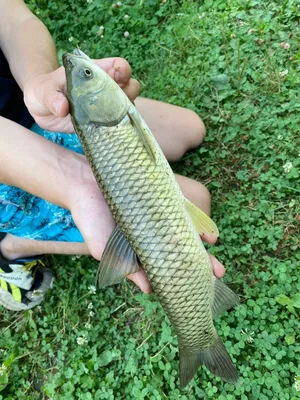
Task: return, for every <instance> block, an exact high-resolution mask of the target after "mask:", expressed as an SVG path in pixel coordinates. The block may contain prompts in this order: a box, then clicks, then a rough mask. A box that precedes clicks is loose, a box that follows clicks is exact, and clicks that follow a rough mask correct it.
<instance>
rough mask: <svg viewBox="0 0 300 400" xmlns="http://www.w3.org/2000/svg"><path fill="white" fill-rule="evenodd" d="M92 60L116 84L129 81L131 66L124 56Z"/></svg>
mask: <svg viewBox="0 0 300 400" xmlns="http://www.w3.org/2000/svg"><path fill="white" fill-rule="evenodd" d="M94 61H95V63H96V64H97V65H99V67H101V68H102V69H104V71H105V72H107V73H108V75H109V76H110V77H111V78H113V79H114V80H115V81H116V82H117V83H118V84H127V83H128V82H129V80H130V78H131V67H130V65H129V63H128V62H127V61H126V60H125V59H124V58H120V57H111V58H103V59H102V60H94Z"/></svg>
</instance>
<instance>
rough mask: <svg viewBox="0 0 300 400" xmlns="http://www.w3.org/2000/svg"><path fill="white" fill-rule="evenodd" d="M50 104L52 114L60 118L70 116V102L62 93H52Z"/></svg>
mask: <svg viewBox="0 0 300 400" xmlns="http://www.w3.org/2000/svg"><path fill="white" fill-rule="evenodd" d="M48 104H49V110H50V111H51V113H52V114H54V115H56V116H57V117H59V118H64V117H66V116H67V115H68V114H69V102H68V100H67V99H66V97H65V96H64V95H63V94H62V93H59V92H56V93H50V95H49V101H48Z"/></svg>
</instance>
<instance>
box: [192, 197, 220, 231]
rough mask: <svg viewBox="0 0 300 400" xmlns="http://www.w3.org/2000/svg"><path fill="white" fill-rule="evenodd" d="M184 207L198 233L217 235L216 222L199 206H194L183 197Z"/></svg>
mask: <svg viewBox="0 0 300 400" xmlns="http://www.w3.org/2000/svg"><path fill="white" fill-rule="evenodd" d="M185 208H186V210H187V212H188V213H189V215H190V217H191V219H192V221H193V223H194V225H195V228H196V231H197V232H198V233H199V234H208V235H216V236H219V230H218V228H217V226H216V224H215V223H214V222H213V221H212V220H211V219H210V218H209V216H208V215H206V214H205V212H203V211H202V210H200V208H198V207H196V206H195V205H194V204H193V203H192V202H190V201H189V200H188V199H185Z"/></svg>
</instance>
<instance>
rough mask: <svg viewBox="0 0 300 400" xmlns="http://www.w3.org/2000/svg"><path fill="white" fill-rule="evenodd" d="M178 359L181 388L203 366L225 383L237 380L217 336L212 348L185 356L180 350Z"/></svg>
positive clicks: (231, 363) (233, 367)
mask: <svg viewBox="0 0 300 400" xmlns="http://www.w3.org/2000/svg"><path fill="white" fill-rule="evenodd" d="M179 358H180V386H181V387H184V386H186V385H187V384H188V383H189V381H190V380H191V379H192V378H193V377H194V375H195V374H196V372H197V370H198V368H199V367H200V366H201V365H203V364H204V365H205V366H206V367H207V368H208V369H209V370H210V372H211V373H212V374H214V375H216V376H219V377H220V378H222V379H224V380H225V381H227V382H231V383H236V382H237V380H238V373H237V370H236V368H235V366H234V364H233V362H232V361H231V358H230V356H229V354H228V352H227V350H226V349H225V347H224V344H223V343H222V340H221V339H220V338H219V336H217V340H216V341H215V342H214V344H213V345H212V347H209V348H208V349H205V350H203V349H201V350H200V351H199V352H197V351H195V352H194V354H186V353H185V352H184V349H180V350H179Z"/></svg>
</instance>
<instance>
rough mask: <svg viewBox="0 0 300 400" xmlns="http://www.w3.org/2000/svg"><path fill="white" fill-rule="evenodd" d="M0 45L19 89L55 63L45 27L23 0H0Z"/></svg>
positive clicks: (52, 69) (51, 67)
mask: <svg viewBox="0 0 300 400" xmlns="http://www.w3.org/2000/svg"><path fill="white" fill-rule="evenodd" d="M0 47H1V49H2V50H3V52H4V54H5V56H6V58H7V60H8V62H9V65H10V69H11V71H12V74H13V76H14V78H15V79H16V81H17V82H18V84H19V86H20V87H21V89H22V90H24V86H25V84H26V82H28V81H29V80H30V79H32V78H34V77H35V76H37V75H41V74H47V73H49V72H52V71H54V70H55V69H56V68H57V67H58V63H57V57H56V51H55V46H54V43H53V40H52V38H51V36H50V34H49V32H48V30H47V28H46V27H45V26H44V24H43V23H42V22H41V21H39V19H38V18H36V17H35V16H34V15H33V14H32V13H31V11H30V10H29V9H28V8H27V6H26V5H25V4H24V2H23V1H22V0H0Z"/></svg>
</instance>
